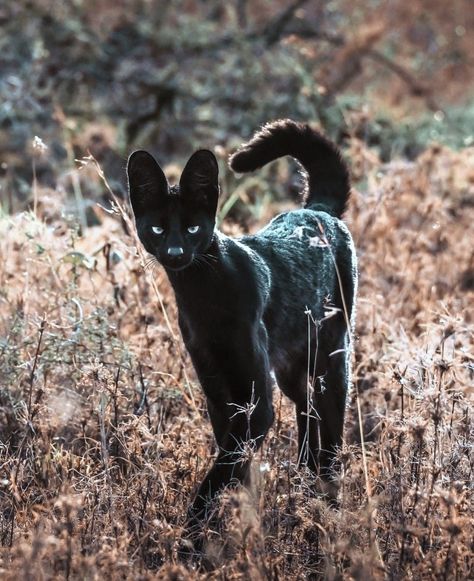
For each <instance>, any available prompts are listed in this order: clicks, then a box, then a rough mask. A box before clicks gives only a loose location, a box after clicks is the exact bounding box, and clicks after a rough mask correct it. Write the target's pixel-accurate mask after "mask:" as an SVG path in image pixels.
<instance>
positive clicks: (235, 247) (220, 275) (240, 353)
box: [128, 120, 357, 523]
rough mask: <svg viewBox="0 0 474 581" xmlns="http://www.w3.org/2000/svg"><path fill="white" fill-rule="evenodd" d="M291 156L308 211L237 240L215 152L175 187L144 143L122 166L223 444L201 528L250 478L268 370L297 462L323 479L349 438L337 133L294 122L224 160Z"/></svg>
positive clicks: (346, 291) (344, 174)
mask: <svg viewBox="0 0 474 581" xmlns="http://www.w3.org/2000/svg"><path fill="white" fill-rule="evenodd" d="M285 155H290V156H293V157H294V158H296V159H297V160H298V161H299V162H300V163H301V165H302V166H303V168H304V170H305V172H306V178H307V179H306V184H305V190H304V197H303V208H302V209H298V210H294V211H291V212H286V213H284V214H280V215H279V216H277V217H276V218H274V219H273V220H272V221H271V222H270V223H269V224H268V225H267V226H266V227H265V228H264V229H263V230H260V231H259V232H257V233H256V234H253V235H251V236H243V237H242V238H237V239H233V238H229V237H228V236H225V235H224V234H222V233H221V232H219V231H218V230H217V229H216V227H215V217H216V208H217V200H218V197H219V184H218V167H217V161H216V159H215V157H214V155H213V154H212V153H211V152H210V151H207V150H199V151H197V152H196V153H194V154H193V155H192V156H191V158H190V159H189V161H188V163H187V164H186V167H185V168H184V171H183V173H182V175H181V178H180V181H179V184H178V185H171V186H170V185H169V184H168V181H167V179H166V177H165V175H164V173H163V171H162V169H161V168H160V166H159V165H158V163H157V162H156V161H155V159H154V158H153V157H152V156H151V155H150V154H149V153H147V152H146V151H135V152H134V153H132V155H131V156H130V159H129V161H128V179H129V185H130V199H131V203H132V208H133V212H134V214H135V220H136V225H137V231H138V235H139V237H140V240H141V242H142V243H143V245H144V247H145V248H146V250H147V251H148V252H149V253H151V254H152V255H153V256H155V257H156V258H157V259H158V261H159V262H160V263H161V264H162V265H163V267H164V268H165V270H166V273H167V275H168V277H169V280H170V282H171V285H172V287H173V289H174V292H175V295H176V302H177V305H178V311H179V326H180V329H181V332H182V335H183V339H184V343H185V345H186V347H187V349H188V351H189V353H190V355H191V359H192V362H193V364H194V367H195V369H196V372H197V375H198V377H199V381H200V382H201V385H202V388H203V390H204V393H205V395H206V398H207V406H208V411H209V416H210V419H211V423H212V428H213V430H214V434H215V437H216V440H217V444H218V447H219V452H218V455H217V458H216V460H215V462H214V465H213V466H212V468H211V469H210V471H209V473H208V474H207V475H206V477H205V478H204V480H203V482H202V484H201V485H200V487H199V490H198V492H197V494H196V497H195V499H194V502H193V503H192V506H191V508H190V513H189V516H190V520H191V521H192V522H194V523H196V522H198V523H199V521H200V520H202V519H203V517H204V516H205V511H206V507H207V506H208V504H209V501H210V500H211V499H212V498H213V497H214V496H215V495H216V493H217V492H218V491H219V490H220V489H221V488H222V487H224V486H226V485H228V484H230V483H238V482H246V481H247V479H248V475H249V468H250V456H251V454H250V453H249V452H252V451H255V450H257V449H258V448H259V447H260V446H261V445H262V442H263V439H264V437H265V434H266V433H267V432H268V430H269V428H270V426H271V425H272V421H273V408H272V384H273V383H274V380H273V375H272V371H273V372H274V376H275V377H276V382H277V384H278V385H279V387H280V388H281V389H282V390H283V392H284V393H285V394H286V395H287V396H288V397H289V398H290V399H291V400H292V401H293V402H294V403H295V405H296V420H297V424H298V440H299V461H300V463H304V464H306V465H307V466H308V467H309V468H311V469H312V470H313V471H314V473H315V475H319V476H320V477H321V478H322V480H323V481H324V480H326V481H327V480H328V479H330V476H331V467H332V462H333V459H334V456H335V452H336V450H337V448H338V447H339V446H340V445H341V442H342V432H343V422H344V411H345V408H346V396H347V392H348V388H349V382H350V351H351V338H350V335H351V326H352V322H353V318H354V301H355V295H356V288H357V266H356V256H355V251H354V246H353V243H352V239H351V236H350V234H349V231H348V229H347V228H346V226H345V225H344V224H343V222H342V221H341V220H340V218H341V216H342V214H343V212H344V209H345V207H346V204H347V201H348V198H349V193H350V183H349V173H348V170H347V167H346V165H345V163H344V161H343V160H342V157H341V154H340V152H339V151H338V149H337V147H336V146H335V145H334V144H333V143H332V142H331V141H329V140H328V139H327V138H325V137H324V136H323V135H321V134H320V133H318V132H317V131H314V130H313V129H311V127H310V126H309V125H305V124H299V123H295V122H293V121H290V120H280V121H276V122H274V123H271V124H269V125H266V126H265V127H264V128H263V129H262V130H261V131H260V132H258V133H257V134H256V135H255V136H254V137H253V138H252V139H251V140H250V141H249V142H248V143H247V144H245V145H243V146H242V147H241V148H240V149H239V150H238V151H237V152H236V153H235V154H234V155H233V156H232V157H231V158H230V162H229V163H230V167H231V168H232V169H233V170H235V171H236V172H239V173H241V172H248V171H253V170H255V169H257V168H260V167H262V166H263V165H265V164H266V163H268V162H270V161H272V160H274V159H276V158H278V157H281V156H285Z"/></svg>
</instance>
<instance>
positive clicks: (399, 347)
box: [0, 142, 474, 581]
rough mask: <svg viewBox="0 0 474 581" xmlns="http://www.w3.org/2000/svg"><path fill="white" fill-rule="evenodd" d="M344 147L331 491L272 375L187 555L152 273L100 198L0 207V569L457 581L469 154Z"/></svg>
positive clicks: (172, 360)
mask: <svg viewBox="0 0 474 581" xmlns="http://www.w3.org/2000/svg"><path fill="white" fill-rule="evenodd" d="M350 157H351V161H352V166H353V171H354V174H355V175H356V177H357V175H362V174H365V175H367V182H366V185H365V186H364V187H363V188H362V187H361V188H360V191H359V192H355V194H354V196H353V199H352V204H351V207H350V210H349V212H348V215H347V221H348V223H349V225H350V228H351V230H352V232H353V235H354V238H355V242H356V246H357V248H358V254H359V261H360V292H359V301H358V311H357V333H356V341H355V354H354V387H353V390H352V394H351V401H350V406H349V411H348V420H347V428H346V442H345V446H344V449H343V450H342V451H341V454H340V457H341V462H342V466H343V478H342V485H341V493H340V506H339V508H338V509H334V508H330V507H329V506H327V504H326V503H325V502H324V500H321V499H320V498H318V497H315V496H314V495H313V494H312V493H311V492H310V490H309V487H308V486H307V484H308V478H310V476H309V475H308V474H305V473H304V472H303V471H299V470H298V469H297V468H296V465H295V460H296V433H295V423H294V417H293V410H292V408H291V406H290V404H289V402H288V401H287V400H286V399H285V398H284V397H282V395H281V394H280V392H279V391H278V390H275V393H274V403H275V409H276V421H275V424H274V426H273V428H272V430H271V432H270V434H269V437H267V439H266V441H265V444H264V446H263V448H262V450H261V451H260V452H259V453H258V454H257V455H256V457H255V458H254V462H253V464H254V468H253V471H254V477H255V478H254V480H255V483H256V484H255V487H254V490H253V491H252V492H251V494H247V493H245V492H240V493H238V494H235V493H234V494H230V493H229V494H226V495H225V497H224V498H223V499H222V503H221V512H222V523H223V524H222V531H220V533H219V531H212V530H209V531H208V545H207V554H208V560H209V561H210V562H212V563H213V564H214V569H213V570H211V571H208V572H203V571H198V570H196V569H193V568H192V567H191V566H189V567H188V568H187V566H186V565H184V564H181V563H179V561H178V559H177V556H176V547H177V544H178V540H179V537H180V533H181V530H182V529H181V527H182V525H183V520H184V515H185V514H186V508H187V505H188V503H189V501H190V499H191V497H192V494H193V490H195V487H196V485H197V483H198V482H199V480H200V478H201V477H202V475H203V473H204V472H205V471H206V468H207V466H208V464H209V450H210V448H211V447H212V446H213V439H212V433H211V430H210V425H209V422H208V419H207V417H206V411H205V406H204V401H203V396H202V394H201V391H200V388H199V385H198V384H197V381H196V379H195V376H194V373H193V370H192V367H191V365H190V362H189V359H188V357H187V356H186V354H185V352H184V349H183V346H182V344H181V341H180V339H179V334H178V331H177V325H176V310H175V305H174V300H173V296H172V293H171V292H170V289H169V287H168V285H167V282H166V279H165V277H164V274H163V272H162V271H161V270H160V269H159V268H156V269H154V270H152V269H151V268H147V269H144V268H143V266H142V264H143V257H141V256H140V254H139V253H137V251H136V247H135V241H134V239H133V237H131V236H130V235H129V234H128V233H127V230H126V228H124V226H123V223H122V221H121V220H120V218H119V217H117V216H114V215H104V216H103V220H102V224H101V225H100V226H96V227H93V228H89V229H88V230H87V231H86V232H85V235H84V236H81V235H80V234H79V232H78V231H77V228H76V227H75V226H74V224H73V223H72V222H71V223H69V222H68V221H67V220H66V219H64V218H61V217H58V216H57V215H56V214H55V213H54V212H52V211H49V213H48V210H51V208H52V206H54V200H50V201H47V202H46V203H40V204H39V205H38V208H37V212H38V215H39V217H35V216H34V215H33V214H32V213H27V214H19V215H14V216H3V217H1V218H0V257H1V263H0V508H1V511H0V577H1V578H2V579H4V580H5V581H8V580H13V579H15V580H17V579H31V580H33V579H64V578H66V579H100V578H102V579H176V580H177V579H182V580H188V579H198V578H204V577H206V578H209V579H246V580H247V579H275V580H276V579H304V578H307V579H319V578H326V579H387V578H388V579H416V580H419V579H449V580H451V579H457V580H464V579H468V578H472V575H473V570H474V568H473V567H474V564H473V551H474V546H473V538H474V530H473V524H472V523H473V515H472V507H473V489H472V480H473V468H474V456H473V453H472V442H473V413H474V406H473V392H474V389H473V384H474V354H473V353H474V350H473V347H474V333H473V330H474V320H473V317H474V309H473V306H474V301H473V299H474V259H473V240H474V219H473V218H474V212H473V208H474V150H473V149H472V148H471V149H465V150H463V151H462V152H459V153H454V152H451V151H449V150H445V149H440V148H433V149H430V150H427V151H426V152H425V153H424V154H423V155H422V156H421V157H420V158H418V160H417V161H416V162H412V163H407V162H392V163H391V164H389V165H381V164H379V163H377V160H375V159H373V158H372V157H371V156H370V155H368V154H367V152H366V151H364V149H363V148H362V147H361V146H359V145H358V144H357V143H356V142H353V144H352V146H351V151H350ZM40 194H41V192H40ZM40 202H41V195H40ZM273 209H274V208H270V210H269V211H273Z"/></svg>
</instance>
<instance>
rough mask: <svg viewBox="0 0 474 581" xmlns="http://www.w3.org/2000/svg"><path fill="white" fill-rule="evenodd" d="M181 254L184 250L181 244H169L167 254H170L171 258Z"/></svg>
mask: <svg viewBox="0 0 474 581" xmlns="http://www.w3.org/2000/svg"><path fill="white" fill-rule="evenodd" d="M182 254H184V250H183V249H182V248H181V246H170V247H169V248H168V256H171V257H172V258H177V257H178V256H181V255H182Z"/></svg>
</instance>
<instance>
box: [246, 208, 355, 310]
mask: <svg viewBox="0 0 474 581" xmlns="http://www.w3.org/2000/svg"><path fill="white" fill-rule="evenodd" d="M241 243H242V244H245V245H246V246H248V247H249V248H251V249H252V251H254V252H255V253H257V254H258V256H259V257H260V258H261V259H262V260H263V261H264V263H265V265H266V267H267V268H268V270H269V272H270V277H271V291H270V296H269V301H268V307H267V311H268V312H269V313H271V315H272V319H273V318H274V317H275V316H276V313H277V312H281V313H283V316H285V317H290V318H291V317H297V316H298V318H299V315H300V314H302V313H303V312H304V311H305V309H311V311H312V313H313V314H314V315H315V316H316V317H318V318H319V317H323V316H324V308H325V305H326V303H327V302H328V301H329V302H331V301H333V300H334V298H335V296H336V290H337V285H338V278H337V269H340V271H341V273H342V275H343V276H344V275H345V277H349V278H353V277H354V276H355V273H356V263H355V252H354V246H353V243H352V239H351V236H350V233H349V230H348V229H347V227H346V225H345V224H344V222H342V220H340V219H338V218H336V217H334V216H332V215H331V214H329V213H328V212H326V211H324V210H323V209H321V210H319V209H297V210H293V211H290V212H285V213H283V214H279V215H278V216H276V217H275V218H274V219H273V220H272V221H271V222H270V223H269V224H268V225H267V226H265V227H264V228H263V229H262V230H260V231H259V232H257V233H255V234H253V235H251V236H245V237H243V238H242V239H241ZM336 267H337V268H336Z"/></svg>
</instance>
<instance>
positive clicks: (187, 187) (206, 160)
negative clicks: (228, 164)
mask: <svg viewBox="0 0 474 581" xmlns="http://www.w3.org/2000/svg"><path fill="white" fill-rule="evenodd" d="M179 191H180V194H181V196H182V197H183V198H188V199H193V200H194V201H195V202H197V203H198V204H202V205H205V206H207V207H208V208H209V209H210V210H211V211H213V212H215V211H216V208H217V198H218V197H219V166H218V165H217V159H216V157H215V155H214V154H213V153H212V151H209V150H207V149H200V150H198V151H196V153H193V155H192V156H191V157H190V158H189V160H188V163H187V164H186V166H185V168H184V170H183V173H182V174H181V179H180V180H179Z"/></svg>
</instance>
